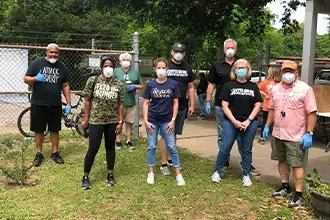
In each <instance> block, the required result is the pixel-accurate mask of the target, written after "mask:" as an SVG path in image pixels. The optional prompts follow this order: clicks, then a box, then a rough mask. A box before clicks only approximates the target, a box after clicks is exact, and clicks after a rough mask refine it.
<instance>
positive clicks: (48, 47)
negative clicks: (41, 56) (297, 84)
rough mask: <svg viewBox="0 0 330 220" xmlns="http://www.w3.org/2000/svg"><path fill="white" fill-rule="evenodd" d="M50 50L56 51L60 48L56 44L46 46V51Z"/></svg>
mask: <svg viewBox="0 0 330 220" xmlns="http://www.w3.org/2000/svg"><path fill="white" fill-rule="evenodd" d="M50 48H56V49H58V50H59V49H60V47H59V46H58V45H57V44H55V43H50V44H48V45H47V50H49V49H50Z"/></svg>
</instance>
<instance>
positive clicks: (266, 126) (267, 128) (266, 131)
mask: <svg viewBox="0 0 330 220" xmlns="http://www.w3.org/2000/svg"><path fill="white" fill-rule="evenodd" d="M268 133H269V125H265V127H264V130H263V132H262V138H263V139H265V141H267V139H268Z"/></svg>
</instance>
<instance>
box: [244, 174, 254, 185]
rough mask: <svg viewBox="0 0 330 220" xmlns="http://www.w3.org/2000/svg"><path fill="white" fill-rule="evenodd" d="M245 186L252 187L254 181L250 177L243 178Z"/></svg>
mask: <svg viewBox="0 0 330 220" xmlns="http://www.w3.org/2000/svg"><path fill="white" fill-rule="evenodd" d="M243 186H246V187H249V186H252V181H251V179H250V176H249V175H245V176H243Z"/></svg>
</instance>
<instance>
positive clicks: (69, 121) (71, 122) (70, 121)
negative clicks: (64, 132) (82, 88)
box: [17, 94, 88, 138]
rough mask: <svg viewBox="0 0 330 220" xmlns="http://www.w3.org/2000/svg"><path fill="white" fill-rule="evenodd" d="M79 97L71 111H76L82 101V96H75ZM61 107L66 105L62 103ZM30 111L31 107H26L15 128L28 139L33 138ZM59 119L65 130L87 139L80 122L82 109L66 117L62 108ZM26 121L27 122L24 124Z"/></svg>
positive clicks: (82, 117)
mask: <svg viewBox="0 0 330 220" xmlns="http://www.w3.org/2000/svg"><path fill="white" fill-rule="evenodd" d="M76 95H78V96H79V100H78V102H77V104H76V105H72V106H71V107H72V109H77V108H78V106H79V105H80V103H81V102H82V101H83V98H84V95H82V94H76ZM62 106H63V107H65V106H66V103H65V102H62ZM30 111H31V107H27V108H26V109H24V110H23V111H22V112H21V113H20V114H19V116H18V119H17V127H18V130H19V131H20V133H21V134H22V135H23V136H25V137H28V138H33V137H34V132H31V131H30V128H29V126H30ZM61 118H62V119H63V121H64V125H65V127H67V128H71V130H72V131H73V129H75V130H76V132H77V133H78V134H79V135H80V136H83V137H85V138H87V137H88V131H87V130H86V129H84V128H83V127H82V123H81V122H82V121H83V119H84V109H81V111H80V113H70V114H68V115H66V114H65V109H64V108H62V116H61ZM26 121H28V122H26ZM73 132H74V131H73ZM48 133H49V132H48V131H45V136H46V135H48Z"/></svg>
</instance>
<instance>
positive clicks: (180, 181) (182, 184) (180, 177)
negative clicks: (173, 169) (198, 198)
mask: <svg viewBox="0 0 330 220" xmlns="http://www.w3.org/2000/svg"><path fill="white" fill-rule="evenodd" d="M176 181H177V182H178V186H184V185H186V182H185V181H184V179H183V176H182V174H179V175H177V176H176Z"/></svg>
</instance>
